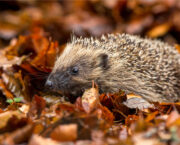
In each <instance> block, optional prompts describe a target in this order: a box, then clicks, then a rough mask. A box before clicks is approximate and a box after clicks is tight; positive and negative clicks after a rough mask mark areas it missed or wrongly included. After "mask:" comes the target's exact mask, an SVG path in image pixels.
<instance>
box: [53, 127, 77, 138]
mask: <svg viewBox="0 0 180 145" xmlns="http://www.w3.org/2000/svg"><path fill="white" fill-rule="evenodd" d="M50 136H51V138H52V139H54V140H57V141H75V140H76V139H77V136H78V126H77V124H66V125H59V126H58V127H56V128H55V129H54V130H53V131H52V132H51V134H50Z"/></svg>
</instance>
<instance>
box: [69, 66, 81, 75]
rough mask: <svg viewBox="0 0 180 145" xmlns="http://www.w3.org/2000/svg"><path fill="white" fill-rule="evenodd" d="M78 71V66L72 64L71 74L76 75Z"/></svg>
mask: <svg viewBox="0 0 180 145" xmlns="http://www.w3.org/2000/svg"><path fill="white" fill-rule="evenodd" d="M78 72H79V68H78V67H77V66H74V67H73V68H72V70H71V73H72V75H76V74H78Z"/></svg>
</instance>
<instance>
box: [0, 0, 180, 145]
mask: <svg viewBox="0 0 180 145" xmlns="http://www.w3.org/2000/svg"><path fill="white" fill-rule="evenodd" d="M4 3H5V4H6V5H7V6H9V8H3V7H2V5H0V8H1V9H0V11H1V13H0V17H1V19H0V48H1V49H0V144H6V145H15V144H29V145H44V144H47V145H50V144H51V145H58V144H68V145H71V144H77V145H81V144H83V145H84V144H87V145H90V144H91V145H92V144H98V145H99V144H100V145H106V144H123V145H141V144H142V145H144V144H147V145H165V144H172V145H176V144H177V145H178V144H180V139H179V138H180V114H179V111H180V103H179V102H177V103H148V102H146V101H144V100H142V98H141V96H136V95H134V94H125V93H124V92H123V91H122V90H120V91H119V92H116V93H114V94H100V93H99V90H98V86H97V85H96V84H94V83H93V85H92V88H89V89H87V90H85V91H84V94H83V95H82V96H80V97H78V98H77V99H76V100H75V102H74V103H70V101H71V100H70V98H68V97H67V96H62V95H61V94H58V93H57V94H56V93H53V92H48V91H47V90H45V89H44V83H45V80H46V78H47V76H48V74H49V73H50V72H51V70H52V68H53V65H54V62H55V60H56V57H57V56H58V55H60V54H61V53H62V51H63V50H64V48H65V46H66V43H67V42H68V41H69V40H70V35H71V33H72V32H74V34H75V35H77V36H96V37H99V36H100V35H101V34H103V33H110V32H111V33H115V32H119V33H121V32H125V33H131V34H138V35H142V36H145V35H147V36H148V37H151V38H160V39H162V40H164V41H166V42H167V43H170V44H172V45H175V47H176V48H177V50H178V51H179V49H180V48H179V43H180V40H179V38H178V37H177V36H179V34H180V25H179V24H180V23H179V21H180V18H179V13H180V12H179V11H180V6H179V5H180V3H179V1H177V0H164V1H162V0H161V1H157V0H154V1H146V0H140V1H138V0H132V1H130V0H113V1H112V2H110V1H107V0H103V1H100V0H95V1H94V0H89V1H79V0H74V1H72V2H71V3H70V2H68V1H63V2H58V1H54V2H46V3H42V2H40V1H34V2H33V1H27V2H25V1H15V3H14V6H13V5H11V4H10V3H11V2H8V1H7V2H6V1H5V2H4ZM16 8H17V9H16ZM10 9H11V10H10ZM69 100H70V101H69ZM125 101H127V102H126V103H124V102H125Z"/></svg>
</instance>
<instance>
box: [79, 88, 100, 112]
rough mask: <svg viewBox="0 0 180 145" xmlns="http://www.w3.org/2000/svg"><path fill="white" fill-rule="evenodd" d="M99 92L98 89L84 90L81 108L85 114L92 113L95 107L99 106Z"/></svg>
mask: <svg viewBox="0 0 180 145" xmlns="http://www.w3.org/2000/svg"><path fill="white" fill-rule="evenodd" d="M99 103H100V102H99V90H98V88H94V87H93V88H91V89H88V90H85V92H84V94H83V96H82V106H83V108H84V110H85V112H86V113H90V112H92V111H93V110H94V109H96V107H97V105H98V104H99Z"/></svg>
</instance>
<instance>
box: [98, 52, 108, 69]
mask: <svg viewBox="0 0 180 145" xmlns="http://www.w3.org/2000/svg"><path fill="white" fill-rule="evenodd" d="M99 59H100V62H99V66H101V67H102V68H103V69H108V67H109V65H108V55H107V54H105V53H102V54H100V55H99Z"/></svg>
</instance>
